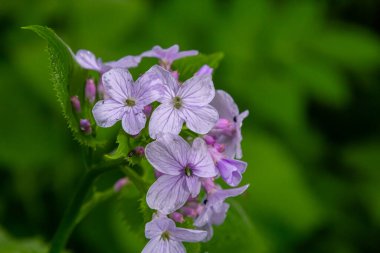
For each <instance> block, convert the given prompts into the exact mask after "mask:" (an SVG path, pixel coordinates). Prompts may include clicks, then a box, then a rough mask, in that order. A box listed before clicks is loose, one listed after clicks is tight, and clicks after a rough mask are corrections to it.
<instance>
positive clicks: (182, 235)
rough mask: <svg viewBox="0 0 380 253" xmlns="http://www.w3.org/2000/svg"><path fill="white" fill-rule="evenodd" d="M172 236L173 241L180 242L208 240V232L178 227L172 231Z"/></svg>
mask: <svg viewBox="0 0 380 253" xmlns="http://www.w3.org/2000/svg"><path fill="white" fill-rule="evenodd" d="M170 235H171V238H172V239H173V240H176V241H180V242H200V241H203V240H204V239H205V238H206V236H207V232H206V231H202V230H195V229H186V228H177V227H176V228H175V229H174V231H171V233H170Z"/></svg>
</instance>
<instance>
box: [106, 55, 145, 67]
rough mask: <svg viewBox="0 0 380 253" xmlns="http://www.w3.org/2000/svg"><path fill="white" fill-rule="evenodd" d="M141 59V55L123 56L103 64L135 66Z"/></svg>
mask: <svg viewBox="0 0 380 253" xmlns="http://www.w3.org/2000/svg"><path fill="white" fill-rule="evenodd" d="M140 61H141V56H130V55H128V56H125V57H123V58H121V59H120V60H117V61H111V62H106V63H105V65H107V66H110V67H111V68H126V69H129V68H133V67H137V66H138V65H139V63H140Z"/></svg>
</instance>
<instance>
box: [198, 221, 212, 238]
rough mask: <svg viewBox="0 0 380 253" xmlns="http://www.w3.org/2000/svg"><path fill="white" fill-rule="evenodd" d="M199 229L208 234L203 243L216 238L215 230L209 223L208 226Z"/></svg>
mask: <svg viewBox="0 0 380 253" xmlns="http://www.w3.org/2000/svg"><path fill="white" fill-rule="evenodd" d="M199 229H201V230H204V231H206V232H207V236H206V238H205V239H204V240H203V242H208V241H210V240H211V238H212V237H213V236H214V229H213V228H212V225H211V224H209V223H207V224H206V225H204V226H202V227H200V228H199Z"/></svg>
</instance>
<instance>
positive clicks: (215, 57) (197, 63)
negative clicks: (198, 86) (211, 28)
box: [173, 53, 224, 80]
mask: <svg viewBox="0 0 380 253" xmlns="http://www.w3.org/2000/svg"><path fill="white" fill-rule="evenodd" d="M223 57H224V55H223V53H214V54H210V55H205V54H199V55H196V56H191V57H186V58H182V59H179V60H177V61H175V62H174V63H173V69H174V70H177V71H178V72H179V75H180V76H179V77H180V79H181V80H187V79H189V78H190V77H192V76H193V75H194V74H195V73H196V72H197V71H198V70H199V69H200V68H201V67H202V66H203V65H205V64H207V65H209V66H210V67H211V68H213V69H214V70H215V69H216V68H218V66H219V63H220V61H221V60H222V59H223Z"/></svg>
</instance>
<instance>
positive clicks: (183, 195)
mask: <svg viewBox="0 0 380 253" xmlns="http://www.w3.org/2000/svg"><path fill="white" fill-rule="evenodd" d="M145 154H146V157H147V159H148V161H149V162H150V163H151V164H152V165H153V167H154V168H155V169H156V170H158V171H159V172H161V173H163V175H161V176H160V177H159V178H158V179H157V181H156V182H155V183H154V184H153V185H152V186H151V187H150V189H149V190H148V194H147V198H146V200H147V203H148V206H149V207H150V208H152V209H155V210H158V211H160V212H161V213H163V214H170V213H172V212H174V211H176V210H177V209H179V208H181V207H182V206H183V205H184V204H185V203H186V201H187V200H188V198H189V197H190V196H192V197H196V196H198V194H199V191H200V189H201V181H200V178H210V177H215V176H216V175H217V171H216V169H215V165H214V162H213V161H212V159H211V156H210V154H209V153H208V152H207V146H206V144H205V142H204V141H203V140H202V139H201V138H196V139H195V140H194V141H193V144H192V146H190V145H189V144H188V143H187V142H186V141H185V140H184V139H182V137H180V136H178V135H173V134H162V135H161V136H160V137H159V138H158V139H157V140H156V141H154V142H152V143H150V144H148V145H147V147H146V149H145Z"/></svg>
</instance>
